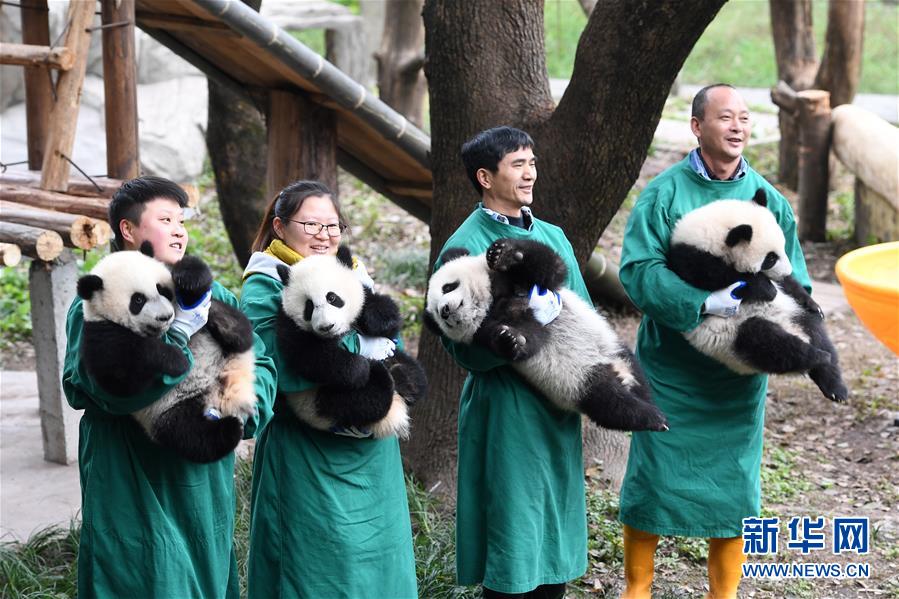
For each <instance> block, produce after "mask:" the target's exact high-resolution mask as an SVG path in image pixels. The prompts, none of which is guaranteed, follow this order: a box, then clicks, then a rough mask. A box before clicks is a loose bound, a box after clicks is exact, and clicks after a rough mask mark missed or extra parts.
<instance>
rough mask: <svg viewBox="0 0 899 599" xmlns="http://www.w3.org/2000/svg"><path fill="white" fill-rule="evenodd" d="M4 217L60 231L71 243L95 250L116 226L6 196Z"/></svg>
mask: <svg viewBox="0 0 899 599" xmlns="http://www.w3.org/2000/svg"><path fill="white" fill-rule="evenodd" d="M0 220H2V221H5V222H8V223H16V224H20V225H28V226H31V227H38V228H41V229H49V230H50V231H56V232H57V233H59V234H60V236H61V237H62V239H63V242H64V243H65V244H66V245H67V246H69V247H76V248H79V249H82V250H92V249H94V248H95V247H97V246H99V245H103V244H105V243H108V242H109V238H110V237H112V229H111V228H110V227H109V224H107V223H106V222H105V221H102V220H97V219H94V218H90V217H87V216H82V215H78V214H67V213H65V212H54V211H52V210H43V209H41V208H34V207H32V206H26V205H24V204H18V203H16V202H8V201H5V200H0Z"/></svg>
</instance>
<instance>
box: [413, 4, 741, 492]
mask: <svg viewBox="0 0 899 599" xmlns="http://www.w3.org/2000/svg"><path fill="white" fill-rule="evenodd" d="M724 2H725V0H688V1H687V0H680V1H679V0H633V1H631V2H599V3H597V4H596V6H595V8H594V9H593V11H592V12H591V14H590V18H589V19H588V21H587V25H586V27H585V29H584V31H583V33H582V34H581V38H580V42H579V43H578V48H577V54H576V58H575V64H574V72H573V74H572V77H571V82H570V83H569V86H568V89H567V91H566V92H565V95H564V96H563V98H562V100H561V102H560V103H559V105H558V106H555V104H554V102H553V99H552V97H551V95H550V88H549V80H548V77H547V73H546V61H545V51H544V40H543V2H534V1H533V0H503V1H502V2H494V1H493V0H479V1H468V2H459V1H458V0H426V2H425V7H424V13H423V16H424V23H425V49H426V62H425V73H426V75H427V78H428V84H429V93H430V114H431V133H432V141H431V166H432V170H433V175H434V200H433V208H432V214H431V256H430V258H431V265H433V263H434V259H435V258H436V255H437V253H438V252H439V251H440V249H441V247H442V246H443V244H444V242H445V241H446V239H447V238H448V236H449V235H450V234H451V233H452V232H453V231H454V230H455V228H456V227H457V226H458V225H459V224H460V223H461V222H462V220H463V219H464V218H465V217H466V216H467V215H468V214H469V213H470V211H471V209H472V206H473V204H474V202H475V201H476V200H477V195H476V194H475V192H474V190H473V189H472V186H471V183H470V182H469V181H468V179H467V178H466V176H465V173H464V171H463V168H462V164H461V161H460V159H459V148H460V146H461V144H462V143H463V142H464V141H465V140H466V139H468V138H469V137H471V136H472V135H473V134H475V133H476V132H478V131H480V130H482V129H486V128H488V127H492V126H496V125H500V124H508V125H513V126H517V127H520V128H522V129H524V130H526V131H529V132H530V133H531V134H532V135H533V136H534V138H535V141H536V154H537V156H538V165H539V172H540V176H539V179H538V183H537V186H536V188H535V189H536V195H535V200H534V209H535V212H536V214H537V215H538V216H539V217H540V218H543V219H545V220H548V221H550V222H553V223H555V224H558V225H559V226H561V227H562V228H563V229H564V230H565V231H566V233H567V235H568V237H569V239H570V240H571V242H572V245H573V246H574V250H575V254H576V255H577V257H578V260H579V261H580V262H581V264H583V263H584V261H585V260H586V259H587V257H588V256H589V255H590V253H591V252H592V251H593V249H594V247H595V245H596V242H597V240H598V239H599V236H600V234H601V233H602V231H603V229H604V228H605V227H606V225H607V224H608V223H609V221H610V220H611V219H612V217H613V216H614V214H615V213H616V211H617V210H618V208H619V207H620V205H621V203H622V201H623V200H624V198H625V196H626V195H627V192H628V190H629V189H630V188H631V186H632V185H633V184H634V182H635V181H636V179H637V176H638V174H639V172H640V166H641V165H642V163H643V161H644V159H645V158H646V154H647V151H648V149H649V145H650V142H651V141H652V137H653V133H654V132H655V129H656V126H657V124H658V121H659V118H660V117H661V113H662V108H663V106H664V104H665V99H666V98H667V97H668V91H669V89H670V87H671V84H672V82H673V81H674V79H675V77H676V76H677V73H678V71H679V70H680V68H681V65H682V64H683V62H684V60H686V58H687V55H688V54H689V53H690V50H691V49H692V48H693V45H694V44H695V43H696V40H697V39H698V38H699V36H700V35H701V34H702V32H703V31H704V30H705V28H706V26H707V25H708V24H709V22H711V20H712V19H713V18H714V16H715V14H716V13H717V12H718V10H719V9H720V8H721V6H722V5H723V4H724ZM419 357H420V358H421V360H422V361H423V363H424V365H425V367H426V368H427V371H428V375H429V377H430V383H431V387H430V389H431V391H430V394H429V398H428V402H427V403H425V404H422V405H421V406H420V407H418V408H417V410H416V413H415V434H414V435H413V436H412V440H411V441H410V442H409V443H408V445H407V447H406V452H405V454H406V458H407V460H408V463H409V465H410V466H411V467H412V470H413V471H414V473H415V474H416V476H417V477H418V478H419V479H420V480H422V481H423V482H424V483H425V485H426V486H427V487H433V486H435V485H437V484H438V483H440V485H439V486H440V488H442V489H443V490H444V491H447V492H451V490H452V489H453V488H454V486H455V447H456V418H457V402H458V398H459V389H460V388H461V381H462V372H461V370H460V369H459V368H458V367H456V366H455V365H453V363H452V362H451V361H450V360H449V358H448V356H447V354H446V353H445V352H444V351H443V350H442V348H441V347H440V344H439V342H438V341H437V339H436V338H435V337H434V336H433V335H431V334H430V333H425V334H424V335H423V336H422V340H421V345H420V349H419Z"/></svg>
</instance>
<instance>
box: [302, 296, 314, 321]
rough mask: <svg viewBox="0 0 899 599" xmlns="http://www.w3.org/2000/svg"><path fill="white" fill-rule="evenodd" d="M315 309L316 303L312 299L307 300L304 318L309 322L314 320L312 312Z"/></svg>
mask: <svg viewBox="0 0 899 599" xmlns="http://www.w3.org/2000/svg"><path fill="white" fill-rule="evenodd" d="M314 310H315V305H314V304H313V303H312V300H311V299H307V300H306V308H305V309H304V310H303V319H304V320H306V321H307V322H308V321H310V320H312V312H313V311H314Z"/></svg>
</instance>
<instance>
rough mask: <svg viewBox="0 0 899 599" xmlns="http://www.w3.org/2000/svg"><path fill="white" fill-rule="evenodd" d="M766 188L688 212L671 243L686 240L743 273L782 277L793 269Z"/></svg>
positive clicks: (774, 277) (778, 278)
mask: <svg viewBox="0 0 899 599" xmlns="http://www.w3.org/2000/svg"><path fill="white" fill-rule="evenodd" d="M766 206H767V198H766V197H765V191H764V189H759V190H758V192H756V195H755V197H754V198H753V199H752V200H751V201H745V200H718V201H715V202H711V203H709V204H706V205H705V206H702V207H700V208H697V209H696V210H693V211H691V212H688V213H687V214H686V215H684V217H683V218H681V219H680V220H679V221H678V222H677V224H676V225H675V227H674V231H673V232H672V234H671V245H675V244H685V245H688V246H692V247H695V248H697V249H700V250H704V251H706V252H708V253H710V254H712V255H713V256H716V257H718V258H721V259H722V260H724V261H725V262H726V263H727V264H728V265H730V266H732V267H733V268H734V269H735V270H737V271H738V272H741V273H752V274H754V273H759V272H761V273H764V274H765V275H767V276H768V277H769V278H771V279H773V280H776V281H779V280H781V279H783V278H784V277H786V276H788V275H789V274H791V273H792V271H793V268H792V266H791V265H790V260H789V258H787V255H786V240H785V238H784V234H783V231H782V230H781V228H780V225H779V224H778V223H777V219H776V218H775V217H774V214H773V213H772V212H771V211H770V210H768V208H767V207H766Z"/></svg>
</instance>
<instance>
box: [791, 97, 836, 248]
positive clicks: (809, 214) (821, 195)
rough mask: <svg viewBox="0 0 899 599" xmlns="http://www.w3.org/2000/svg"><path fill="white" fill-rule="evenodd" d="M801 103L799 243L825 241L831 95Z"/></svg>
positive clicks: (804, 99)
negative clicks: (801, 241)
mask: <svg viewBox="0 0 899 599" xmlns="http://www.w3.org/2000/svg"><path fill="white" fill-rule="evenodd" d="M796 95H797V97H798V99H799V239H801V240H803V241H826V239H827V186H828V181H829V179H830V177H829V172H830V167H829V164H828V158H829V155H830V92H826V91H823V90H818V89H809V90H804V91H801V92H799V93H797V94H796Z"/></svg>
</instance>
